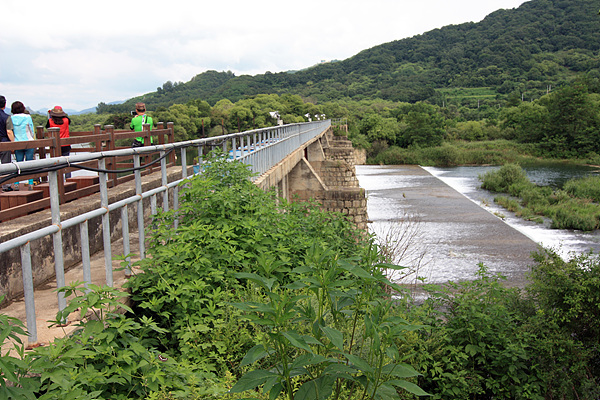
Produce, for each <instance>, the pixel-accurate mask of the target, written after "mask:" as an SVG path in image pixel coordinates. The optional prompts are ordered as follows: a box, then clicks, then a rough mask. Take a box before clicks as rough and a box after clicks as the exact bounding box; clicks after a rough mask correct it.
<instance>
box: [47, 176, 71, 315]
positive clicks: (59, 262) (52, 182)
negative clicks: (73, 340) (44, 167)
mask: <svg viewBox="0 0 600 400" xmlns="http://www.w3.org/2000/svg"><path fill="white" fill-rule="evenodd" d="M48 183H49V186H50V210H51V214H52V224H53V225H56V226H58V227H59V229H58V231H57V232H55V233H53V234H52V245H53V247H54V273H55V274H56V288H57V289H60V288H62V287H64V286H65V260H64V257H63V242H62V230H61V229H60V228H61V225H60V200H59V197H58V172H57V171H50V172H48ZM57 296H58V310H59V311H62V310H64V309H65V307H66V306H67V302H66V300H65V295H64V293H62V292H58V293H57ZM63 322H65V323H66V322H67V321H63Z"/></svg>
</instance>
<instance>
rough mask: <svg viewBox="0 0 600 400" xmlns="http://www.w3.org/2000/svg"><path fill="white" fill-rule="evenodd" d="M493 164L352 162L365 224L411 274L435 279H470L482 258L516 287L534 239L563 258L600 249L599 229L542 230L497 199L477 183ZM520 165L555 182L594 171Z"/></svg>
mask: <svg viewBox="0 0 600 400" xmlns="http://www.w3.org/2000/svg"><path fill="white" fill-rule="evenodd" d="M494 168H497V167H456V168H432V167H424V168H417V167H413V169H408V170H407V169H406V167H404V166H398V167H395V166H356V173H357V177H358V180H359V183H360V185H361V187H363V188H364V189H365V190H366V192H367V198H368V201H367V208H368V213H369V219H370V220H371V221H372V223H371V224H370V229H371V230H372V232H373V233H375V234H376V235H377V237H378V238H379V239H380V241H381V242H384V243H395V244H396V248H395V249H393V252H394V253H395V254H398V256H397V257H396V260H395V261H396V262H397V263H399V264H401V265H408V266H410V267H411V268H412V269H414V270H416V273H413V274H412V275H411V276H410V279H414V277H415V276H417V275H418V276H420V277H423V278H425V279H426V280H427V281H428V282H436V283H442V282H446V281H449V280H454V281H457V280H465V279H472V278H473V277H474V274H475V272H476V271H477V269H478V264H479V263H480V262H481V263H484V264H485V265H486V266H487V267H488V268H489V270H490V271H492V272H500V273H502V274H503V275H506V276H507V277H508V281H509V284H513V285H515V286H521V285H522V284H523V283H524V277H525V275H526V273H527V271H528V266H529V265H530V264H531V260H530V258H529V257H528V255H529V254H530V253H531V251H532V250H535V247H536V246H537V245H542V246H544V247H550V248H553V249H555V250H557V251H558V252H559V253H560V254H561V255H563V256H564V257H568V255H569V253H582V252H586V251H589V250H593V251H594V252H595V253H599V252H600V232H598V231H596V232H590V233H582V232H577V231H570V230H556V229H549V228H548V227H547V226H544V225H542V224H537V223H533V222H528V221H523V220H521V219H519V218H517V217H515V216H514V214H512V213H510V212H508V211H507V210H505V209H503V208H501V207H498V206H496V205H495V204H494V201H493V197H494V194H493V193H490V192H488V191H486V190H483V189H481V188H480V181H479V179H478V176H479V175H483V174H485V173H486V172H488V171H490V170H492V169H494ZM525 169H526V172H527V174H528V176H529V178H530V179H531V180H532V181H533V182H535V183H537V184H543V185H552V186H557V187H560V186H562V184H563V183H564V182H565V181H566V180H568V179H571V178H573V177H581V176H586V175H589V174H594V173H598V171H597V170H594V169H592V168H582V167H570V168H566V167H564V166H560V167H557V166H551V165H549V166H542V167H535V168H533V167H532V168H525ZM452 189H454V190H452ZM450 192H454V194H453V193H450ZM456 192H458V193H456ZM457 197H460V199H459V198H457ZM472 207H474V208H472ZM482 210H485V212H483V213H482V212H481V211H482ZM483 214H485V215H486V216H487V217H486V216H484V215H483ZM495 215H502V216H504V221H503V223H501V224H498V221H500V219H499V218H498V217H497V216H495ZM490 217H491V218H490ZM496 220H497V221H496ZM503 227H504V228H503ZM504 229H507V230H506V231H505V230H504ZM534 242H535V244H537V245H535V244H534ZM400 278H401V276H398V277H397V279H398V280H399V279H400ZM410 279H407V278H405V279H404V280H403V282H407V281H410Z"/></svg>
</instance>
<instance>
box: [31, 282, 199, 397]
mask: <svg viewBox="0 0 600 400" xmlns="http://www.w3.org/2000/svg"><path fill="white" fill-rule="evenodd" d="M59 290H60V291H61V292H63V293H64V294H65V297H70V296H73V299H72V300H71V301H70V302H69V304H68V306H67V307H66V308H65V309H64V310H63V311H61V312H59V313H58V314H57V317H56V320H55V321H54V323H55V324H60V323H61V322H62V321H64V320H66V319H68V317H69V316H71V315H72V313H74V312H76V311H78V312H79V317H78V319H79V322H77V327H78V328H77V329H76V330H75V332H74V333H73V334H72V335H70V336H65V337H63V338H58V339H55V340H54V342H53V343H51V344H50V345H49V346H45V347H39V348H36V349H34V350H33V351H32V352H31V353H30V354H28V361H29V363H30V371H29V372H30V373H31V374H34V375H38V376H39V382H40V383H41V386H40V388H39V390H38V393H37V398H38V399H40V400H50V399H57V400H58V399H60V400H63V399H111V400H115V399H131V398H138V399H141V398H145V397H146V396H148V395H150V394H151V393H153V392H159V391H162V390H168V391H170V392H172V393H173V394H177V395H179V396H181V395H188V396H189V395H191V393H192V392H193V391H194V390H195V389H197V387H198V385H199V384H200V382H201V381H202V380H203V378H204V377H203V376H201V375H197V374H196V373H194V367H193V366H191V365H186V364H185V363H181V362H179V361H176V360H173V358H172V357H169V356H165V355H163V354H161V353H159V352H158V351H157V350H156V348H155V347H154V345H155V344H156V341H155V340H152V339H149V338H151V337H152V336H153V335H160V334H162V333H163V332H164V330H163V329H161V328H160V327H158V326H157V324H156V323H155V322H154V321H152V320H151V319H148V318H142V320H141V321H140V322H137V321H135V320H134V319H131V318H127V317H126V316H125V315H124V314H122V313H121V312H131V310H130V309H129V307H128V306H127V305H126V304H124V302H123V299H124V298H125V297H127V294H125V293H123V292H121V291H120V290H118V289H115V288H112V287H109V286H102V287H100V286H96V285H92V284H90V285H88V287H87V289H85V288H83V287H82V285H80V283H79V282H75V283H73V284H71V285H69V286H66V287H64V288H62V289H59ZM149 332H152V334H149Z"/></svg>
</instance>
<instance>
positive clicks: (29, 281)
mask: <svg viewBox="0 0 600 400" xmlns="http://www.w3.org/2000/svg"><path fill="white" fill-rule="evenodd" d="M21 270H22V271H23V292H24V296H25V315H26V318H27V332H28V333H29V336H28V338H27V340H28V341H29V343H37V340H38V339H37V321H36V318H35V300H34V296H33V273H32V271H31V245H30V244H29V242H27V243H26V244H25V245H23V246H21Z"/></svg>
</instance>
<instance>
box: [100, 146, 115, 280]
mask: <svg viewBox="0 0 600 400" xmlns="http://www.w3.org/2000/svg"><path fill="white" fill-rule="evenodd" d="M98 169H101V170H102V169H106V162H105V159H104V158H101V159H100V160H98ZM98 176H99V177H100V207H102V208H104V209H106V213H105V214H103V215H102V241H103V243H104V269H105V272H106V284H107V285H108V286H113V269H112V248H111V243H110V212H109V211H108V174H107V173H106V172H100V173H98Z"/></svg>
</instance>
